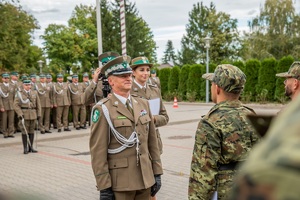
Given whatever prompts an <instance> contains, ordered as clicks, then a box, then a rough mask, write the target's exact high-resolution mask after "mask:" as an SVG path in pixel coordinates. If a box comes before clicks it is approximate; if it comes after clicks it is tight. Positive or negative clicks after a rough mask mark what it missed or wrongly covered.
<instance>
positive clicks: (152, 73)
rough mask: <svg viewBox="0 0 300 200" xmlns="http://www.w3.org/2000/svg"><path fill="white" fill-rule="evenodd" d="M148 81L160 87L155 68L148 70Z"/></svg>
mask: <svg viewBox="0 0 300 200" xmlns="http://www.w3.org/2000/svg"><path fill="white" fill-rule="evenodd" d="M148 82H149V83H150V84H151V85H156V86H157V87H158V88H159V89H160V80H159V78H158V77H157V76H156V70H155V69H152V70H151V71H150V77H149V80H148Z"/></svg>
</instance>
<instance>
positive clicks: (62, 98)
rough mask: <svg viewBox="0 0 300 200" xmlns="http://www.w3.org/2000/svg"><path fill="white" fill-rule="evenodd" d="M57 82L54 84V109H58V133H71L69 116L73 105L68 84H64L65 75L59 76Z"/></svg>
mask: <svg viewBox="0 0 300 200" xmlns="http://www.w3.org/2000/svg"><path fill="white" fill-rule="evenodd" d="M56 77H57V82H56V83H54V84H53V107H54V108H56V121H57V128H58V132H61V129H62V127H64V131H71V130H70V129H69V127H68V117H69V116H68V114H69V107H70V104H71V99H70V91H69V88H68V83H64V82H63V75H62V74H57V76H56Z"/></svg>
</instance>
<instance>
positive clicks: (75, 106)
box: [69, 74, 86, 130]
mask: <svg viewBox="0 0 300 200" xmlns="http://www.w3.org/2000/svg"><path fill="white" fill-rule="evenodd" d="M69 90H70V95H71V105H72V116H73V125H74V128H76V130H80V129H86V127H85V120H86V110H85V105H84V102H83V100H84V99H83V97H84V96H83V92H84V90H83V85H82V84H80V83H78V75H77V74H73V75H72V83H70V84H69ZM79 115H80V120H78V117H79Z"/></svg>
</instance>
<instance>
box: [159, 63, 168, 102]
mask: <svg viewBox="0 0 300 200" xmlns="http://www.w3.org/2000/svg"><path fill="white" fill-rule="evenodd" d="M170 73H171V68H164V69H161V70H159V79H160V85H161V95H162V96H164V95H166V94H167V93H168V81H169V77H170Z"/></svg>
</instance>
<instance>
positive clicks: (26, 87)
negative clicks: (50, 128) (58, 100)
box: [14, 79, 41, 154]
mask: <svg viewBox="0 0 300 200" xmlns="http://www.w3.org/2000/svg"><path fill="white" fill-rule="evenodd" d="M31 86H32V85H31V81H30V80H27V79H24V80H23V89H21V91H18V92H17V94H16V97H15V100H14V110H15V112H16V114H17V115H18V117H19V127H20V129H21V131H22V142H23V147H24V154H27V153H28V152H32V153H36V152H37V151H36V150H35V149H33V141H34V127H35V124H36V123H35V122H36V120H39V118H40V116H41V104H40V99H39V96H38V94H37V91H35V90H31ZM23 121H24V124H23ZM25 129H26V130H25ZM27 134H28V135H27ZM27 137H29V141H30V144H28V143H27V139H28V138H27ZM27 145H28V147H29V148H27Z"/></svg>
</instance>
